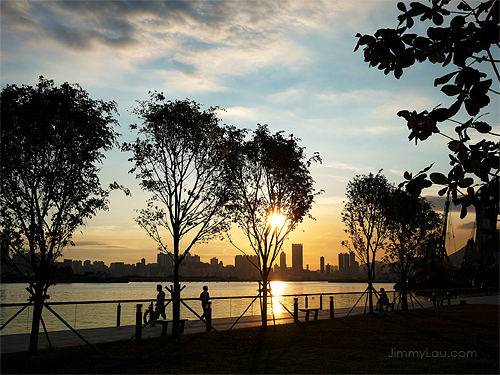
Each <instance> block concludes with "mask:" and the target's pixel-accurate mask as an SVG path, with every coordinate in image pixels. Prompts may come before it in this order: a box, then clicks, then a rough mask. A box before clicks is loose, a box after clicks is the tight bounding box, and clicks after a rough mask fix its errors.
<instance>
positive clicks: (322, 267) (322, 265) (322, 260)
mask: <svg viewBox="0 0 500 375" xmlns="http://www.w3.org/2000/svg"><path fill="white" fill-rule="evenodd" d="M319 270H320V272H321V273H325V257H323V256H322V257H320V258H319Z"/></svg>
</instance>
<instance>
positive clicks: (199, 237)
mask: <svg viewBox="0 0 500 375" xmlns="http://www.w3.org/2000/svg"><path fill="white" fill-rule="evenodd" d="M216 110H217V107H210V108H209V109H207V110H205V111H201V107H200V105H199V104H198V103H196V102H194V101H189V100H188V99H186V100H183V101H180V100H176V101H165V97H164V96H163V94H161V93H157V92H154V93H151V97H150V99H149V100H147V101H143V102H140V103H139V106H138V107H137V108H135V109H134V111H133V112H134V113H135V114H136V115H138V116H139V117H140V118H141V119H142V120H143V124H142V126H137V125H131V126H130V128H131V129H133V130H138V133H139V137H138V138H137V140H136V141H135V142H133V143H125V144H124V145H123V148H122V149H123V150H124V151H132V152H133V156H132V158H130V159H129V161H131V162H133V163H134V164H135V166H134V168H133V169H132V170H131V171H130V172H131V173H133V172H135V171H137V175H136V178H137V179H139V180H140V181H141V182H140V185H141V186H142V188H143V190H145V191H148V192H151V193H152V194H153V195H152V197H151V198H150V199H149V200H148V205H147V208H145V209H143V210H141V211H140V213H139V216H138V217H137V218H136V221H137V223H138V224H139V226H140V227H142V228H143V229H144V230H145V231H146V233H147V234H148V235H149V236H150V237H151V238H152V239H153V240H154V241H155V242H156V243H157V244H158V250H159V251H162V252H164V253H167V254H168V255H169V256H170V258H171V259H172V261H173V266H174V275H173V276H174V285H173V290H172V291H171V294H172V315H173V321H174V323H173V326H172V327H173V328H172V329H173V331H172V334H173V336H174V337H176V336H178V335H179V320H180V305H181V301H180V294H181V288H180V282H179V280H180V275H179V267H180V265H181V263H182V261H183V260H184V259H185V257H186V255H187V254H188V253H189V251H190V250H191V248H192V247H193V246H194V245H195V244H196V243H202V242H207V241H209V240H211V239H213V238H215V237H216V236H217V235H218V234H220V233H222V232H225V231H227V230H228V228H229V226H230V216H229V213H228V211H227V210H226V209H225V205H226V203H227V202H228V201H229V198H230V189H229V187H230V184H229V179H228V176H227V168H226V165H227V160H230V156H231V147H232V144H234V143H236V144H238V142H239V140H240V139H241V138H242V136H243V133H242V132H240V131H237V130H235V129H234V128H229V127H225V128H223V127H220V126H219V125H218V124H219V119H218V118H217V115H216ZM188 236H189V237H188ZM169 239H171V240H172V242H173V249H172V250H168V248H167V241H168V240H169ZM181 240H187V242H186V244H185V245H183V248H181Z"/></svg>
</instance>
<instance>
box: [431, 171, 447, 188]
mask: <svg viewBox="0 0 500 375" xmlns="http://www.w3.org/2000/svg"><path fill="white" fill-rule="evenodd" d="M429 177H430V179H431V181H432V182H434V183H435V184H438V185H446V184H449V183H450V179H449V178H448V177H446V176H445V175H444V174H442V173H439V172H434V173H431V175H430V176H429Z"/></svg>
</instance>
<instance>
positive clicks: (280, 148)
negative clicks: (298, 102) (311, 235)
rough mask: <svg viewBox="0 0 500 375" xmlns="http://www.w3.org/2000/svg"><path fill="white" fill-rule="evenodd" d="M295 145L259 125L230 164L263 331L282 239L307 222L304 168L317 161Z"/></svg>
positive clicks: (309, 196)
mask: <svg viewBox="0 0 500 375" xmlns="http://www.w3.org/2000/svg"><path fill="white" fill-rule="evenodd" d="M298 141H299V139H297V138H294V137H293V136H289V137H285V136H284V134H283V132H278V133H276V134H274V135H273V134H271V133H270V132H269V129H268V128H267V125H258V128H257V130H255V131H254V134H253V138H252V139H251V140H249V141H247V142H245V143H244V144H243V146H242V147H241V149H240V151H239V152H238V154H237V156H236V157H235V159H234V160H233V162H234V164H233V166H232V181H233V193H234V197H233V206H232V208H233V212H234V215H235V219H234V220H235V222H236V223H237V224H238V226H239V227H240V228H241V229H242V231H243V233H244V234H245V236H246V237H247V238H248V240H249V244H250V247H251V249H252V250H253V251H254V252H255V254H256V255H257V257H258V262H259V264H258V268H259V272H260V277H261V279H262V286H263V290H262V292H263V299H262V300H263V304H262V311H261V313H262V325H263V326H266V325H267V298H268V282H269V274H270V272H271V270H272V267H273V264H274V261H275V260H276V258H277V257H278V255H279V253H280V252H281V249H282V246H283V242H284V241H285V239H286V238H287V236H288V235H289V234H290V233H291V232H292V231H293V230H294V229H295V228H297V225H298V224H299V223H301V222H302V221H303V219H304V218H305V217H310V218H312V216H311V215H310V211H311V208H312V204H313V202H314V197H315V195H317V194H320V193H321V192H315V190H314V187H313V185H314V180H313V179H312V177H311V175H310V172H309V167H310V165H311V163H312V162H313V161H314V162H317V161H321V159H320V158H319V155H318V154H317V153H316V154H315V155H314V156H313V157H312V158H310V159H307V158H306V156H305V154H304V148H303V147H300V146H299V145H298Z"/></svg>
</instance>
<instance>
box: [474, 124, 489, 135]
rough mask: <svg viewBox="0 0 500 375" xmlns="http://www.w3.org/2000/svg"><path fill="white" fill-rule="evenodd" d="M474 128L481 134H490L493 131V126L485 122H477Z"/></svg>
mask: <svg viewBox="0 0 500 375" xmlns="http://www.w3.org/2000/svg"><path fill="white" fill-rule="evenodd" d="M474 128H475V129H476V130H477V131H478V132H479V133H483V134H486V133H489V132H490V131H491V129H492V127H491V125H489V124H487V123H485V122H483V121H477V122H475V123H474Z"/></svg>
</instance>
